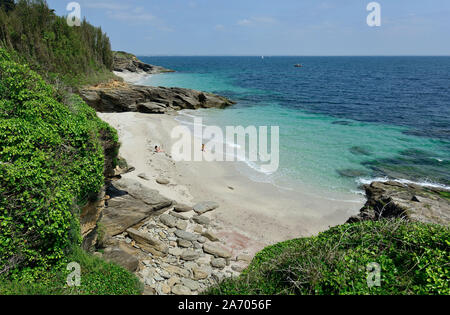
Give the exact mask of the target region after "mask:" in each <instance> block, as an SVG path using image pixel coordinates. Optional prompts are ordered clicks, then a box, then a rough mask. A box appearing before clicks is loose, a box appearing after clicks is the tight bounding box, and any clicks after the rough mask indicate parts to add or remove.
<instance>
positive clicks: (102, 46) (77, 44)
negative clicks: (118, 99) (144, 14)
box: [0, 0, 114, 86]
mask: <svg viewBox="0 0 450 315" xmlns="http://www.w3.org/2000/svg"><path fill="white" fill-rule="evenodd" d="M0 46H3V47H4V48H7V49H8V50H9V51H10V52H16V53H17V56H18V57H19V58H20V61H21V62H26V63H28V64H30V66H31V67H32V69H33V70H35V71H37V72H38V73H39V74H41V75H42V76H43V77H44V78H45V79H46V80H47V81H50V82H59V81H60V80H62V81H63V82H64V83H65V84H68V85H70V86H77V85H83V84H94V83H97V82H99V81H107V80H109V79H111V78H113V77H114V75H113V73H112V72H111V69H112V65H113V54H112V51H111V45H110V41H109V38H108V37H107V36H106V34H104V33H103V32H102V29H101V28H99V27H94V26H92V25H91V24H89V23H88V22H86V21H82V22H81V25H80V26H74V27H71V26H69V25H68V24H67V21H66V18H65V17H60V16H57V15H56V14H55V13H54V10H51V9H49V7H48V5H47V3H46V2H45V1H44V0H19V1H17V4H16V5H14V6H12V7H11V6H3V7H0Z"/></svg>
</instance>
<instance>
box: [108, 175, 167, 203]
mask: <svg viewBox="0 0 450 315" xmlns="http://www.w3.org/2000/svg"><path fill="white" fill-rule="evenodd" d="M113 186H114V187H116V188H117V189H120V190H122V191H125V192H127V193H128V194H129V195H130V196H132V197H134V198H136V199H138V200H141V201H142V202H144V203H146V204H148V205H149V206H153V209H154V210H159V209H162V208H166V207H170V206H171V205H172V203H173V202H172V200H170V199H167V198H166V197H163V196H162V195H161V194H160V193H159V192H158V191H157V190H154V189H150V188H147V187H145V186H143V185H142V184H141V183H139V182H138V181H137V180H134V179H130V178H122V179H120V180H118V181H115V182H114V183H113Z"/></svg>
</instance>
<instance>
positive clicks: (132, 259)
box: [94, 178, 251, 295]
mask: <svg viewBox="0 0 450 315" xmlns="http://www.w3.org/2000/svg"><path fill="white" fill-rule="evenodd" d="M105 199H106V204H105V209H104V210H103V215H102V218H101V220H100V226H102V228H103V229H104V234H105V235H106V236H105V237H104V238H105V239H104V240H103V241H102V242H100V243H99V244H98V246H97V247H98V248H101V249H102V250H101V251H97V252H95V253H94V254H95V255H98V256H100V257H103V258H104V259H106V260H108V261H111V262H114V263H116V264H119V265H121V266H123V267H124V268H126V269H128V270H130V271H131V272H134V273H135V274H136V275H137V276H138V277H139V278H140V280H141V282H142V283H143V284H144V286H145V290H144V292H145V294H163V295H166V294H176V295H191V294H198V293H201V292H202V291H203V290H205V289H206V288H208V287H210V286H211V285H214V284H216V283H217V282H218V281H221V280H223V279H224V278H227V277H234V276H238V275H239V273H240V272H241V271H242V270H243V269H244V268H245V267H246V266H247V265H248V264H249V262H250V260H251V259H249V260H248V261H242V259H240V258H239V257H244V256H245V253H237V252H235V251H236V250H235V249H234V250H233V249H232V248H229V247H228V246H227V244H226V243H225V242H224V241H223V240H221V239H220V234H219V233H218V231H219V230H220V227H219V226H218V224H217V222H215V221H213V220H211V219H210V218H207V217H206V216H205V215H201V216H199V215H198V214H197V213H196V212H195V211H194V207H192V206H188V205H182V204H176V203H175V202H172V201H171V200H168V199H167V198H165V197H163V196H161V195H160V194H159V193H158V192H157V191H154V190H152V189H148V188H146V187H145V186H143V185H142V184H141V183H140V182H139V181H138V180H132V179H126V178H120V179H118V180H113V181H112V182H111V184H110V185H109V187H108V188H107V190H106V196H105ZM197 205H203V206H206V205H208V207H206V208H207V209H208V211H213V210H214V209H216V208H217V207H218V206H219V205H218V204H216V203H215V202H201V203H198V204H197ZM206 208H205V209H206ZM202 209H203V207H202ZM198 218H205V219H206V220H199V219H198ZM199 223H201V224H199Z"/></svg>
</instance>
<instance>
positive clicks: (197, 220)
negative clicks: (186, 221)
mask: <svg viewBox="0 0 450 315" xmlns="http://www.w3.org/2000/svg"><path fill="white" fill-rule="evenodd" d="M192 221H194V222H195V223H197V224H201V225H208V224H209V223H210V222H211V220H210V219H209V218H208V217H205V216H204V215H196V216H193V217H192Z"/></svg>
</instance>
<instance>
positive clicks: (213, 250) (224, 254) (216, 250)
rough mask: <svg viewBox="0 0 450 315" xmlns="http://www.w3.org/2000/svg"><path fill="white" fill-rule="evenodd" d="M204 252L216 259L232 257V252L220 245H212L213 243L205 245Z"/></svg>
mask: <svg viewBox="0 0 450 315" xmlns="http://www.w3.org/2000/svg"><path fill="white" fill-rule="evenodd" d="M203 251H204V252H205V253H208V254H211V255H213V256H215V257H221V258H230V257H231V252H230V251H229V250H228V249H226V248H224V247H222V246H220V245H218V244H212V243H205V244H204V245H203Z"/></svg>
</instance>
